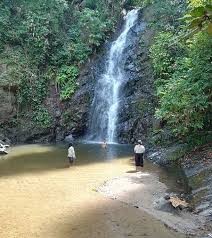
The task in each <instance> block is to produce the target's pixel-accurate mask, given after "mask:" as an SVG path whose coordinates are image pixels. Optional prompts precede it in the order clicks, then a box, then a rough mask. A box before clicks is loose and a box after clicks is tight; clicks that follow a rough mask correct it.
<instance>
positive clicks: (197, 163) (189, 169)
mask: <svg viewBox="0 0 212 238" xmlns="http://www.w3.org/2000/svg"><path fill="white" fill-rule="evenodd" d="M211 148H212V143H209V144H206V145H204V146H201V147H199V148H196V149H195V150H194V151H193V152H191V153H189V154H187V155H185V156H184V157H183V158H182V166H183V169H184V171H185V174H186V176H187V178H188V182H189V186H190V187H191V188H192V194H191V195H192V203H193V205H194V207H195V212H196V213H197V214H200V215H202V216H204V217H206V219H207V221H208V222H207V226H208V229H209V230H210V231H211V230H212V150H211Z"/></svg>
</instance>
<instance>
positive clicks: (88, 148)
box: [0, 144, 188, 192]
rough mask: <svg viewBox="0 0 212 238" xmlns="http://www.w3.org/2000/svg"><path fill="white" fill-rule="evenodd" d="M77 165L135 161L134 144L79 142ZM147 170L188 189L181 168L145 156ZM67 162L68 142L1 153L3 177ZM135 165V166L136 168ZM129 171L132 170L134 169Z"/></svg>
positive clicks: (178, 189)
mask: <svg viewBox="0 0 212 238" xmlns="http://www.w3.org/2000/svg"><path fill="white" fill-rule="evenodd" d="M75 150H76V155H77V160H76V162H75V166H76V167H79V166H86V165H89V164H92V163H109V162H112V161H114V160H125V161H127V160H129V159H132V163H133V147H132V146H131V145H119V144H111V145H109V146H108V148H107V149H103V148H101V145H100V144H79V145H76V146H75ZM144 163H145V164H144V168H143V171H147V172H151V173H155V174H157V175H158V177H159V180H160V181H161V182H163V183H165V184H166V185H167V186H168V188H169V191H170V192H171V191H172V192H188V187H187V183H186V181H185V176H184V174H183V172H182V170H181V169H180V168H177V167H175V168H174V167H172V168H169V169H165V168H162V167H160V166H158V165H156V164H153V163H152V162H150V161H148V160H145V162H144ZM66 166H67V148H66V146H64V145H49V146H42V145H23V146H16V147H13V148H11V149H10V151H9V154H8V155H4V156H2V157H0V177H1V176H13V175H15V174H21V173H36V172H41V171H46V170H49V171H51V170H55V169H64V167H66ZM133 171H134V168H132V172H133ZM127 172H131V171H130V170H129V171H127Z"/></svg>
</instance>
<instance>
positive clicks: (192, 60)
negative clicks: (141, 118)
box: [150, 0, 212, 138]
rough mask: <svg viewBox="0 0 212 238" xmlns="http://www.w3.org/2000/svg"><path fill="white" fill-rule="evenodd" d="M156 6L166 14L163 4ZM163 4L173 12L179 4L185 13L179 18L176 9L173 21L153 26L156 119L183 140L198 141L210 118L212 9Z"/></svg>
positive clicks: (198, 4)
mask: <svg viewBox="0 0 212 238" xmlns="http://www.w3.org/2000/svg"><path fill="white" fill-rule="evenodd" d="M165 2H166V3H165ZM156 4H158V6H160V7H159V8H158V9H159V10H158V11H160V8H162V9H161V11H164V8H163V7H162V4H161V3H159V2H158V1H156ZM164 4H166V8H170V9H171V7H170V5H172V4H173V5H174V4H180V5H181V6H180V8H178V10H179V9H182V10H181V13H180V14H179V13H178V14H177V15H176V14H175V12H176V11H178V10H175V8H173V9H172V11H173V14H171V15H170V16H172V17H173V19H171V20H169V19H167V17H165V18H166V20H167V23H166V24H164V19H163V18H162V19H161V20H159V21H158V22H157V24H153V27H154V29H155V30H156V36H155V41H154V44H153V45H152V47H151V49H150V56H151V59H152V63H153V67H154V74H155V79H156V81H155V85H156V90H157V96H158V101H159V105H158V108H157V110H156V117H157V118H160V119H162V120H164V121H166V123H167V125H168V126H169V127H170V128H171V129H172V131H173V133H175V134H176V135H177V136H179V137H181V138H183V137H184V138H188V137H190V136H191V135H192V136H193V137H198V136H199V135H200V133H201V132H202V131H207V130H208V129H209V125H210V115H211V114H210V113H211V87H212V77H211V76H212V67H211V63H212V62H211V56H212V37H211V24H212V22H211V20H212V19H211V5H209V2H208V1H204V0H199V1H194V0H192V1H190V3H189V5H188V9H189V10H186V8H185V7H184V6H183V5H184V3H176V2H175V1H164ZM159 15H160V16H161V13H160V14H159ZM179 23H180V24H179Z"/></svg>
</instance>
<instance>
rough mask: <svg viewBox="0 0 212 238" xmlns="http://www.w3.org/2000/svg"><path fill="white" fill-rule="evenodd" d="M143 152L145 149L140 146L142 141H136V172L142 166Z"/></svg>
mask: <svg viewBox="0 0 212 238" xmlns="http://www.w3.org/2000/svg"><path fill="white" fill-rule="evenodd" d="M144 152H145V147H144V146H143V145H142V141H141V140H138V144H137V145H135V147H134V153H135V166H136V171H138V170H139V167H143V166H144V158H143V157H144Z"/></svg>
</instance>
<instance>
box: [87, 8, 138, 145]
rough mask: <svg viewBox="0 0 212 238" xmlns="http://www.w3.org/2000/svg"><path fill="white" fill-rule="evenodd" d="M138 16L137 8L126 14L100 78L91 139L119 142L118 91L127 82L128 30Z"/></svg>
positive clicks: (97, 85) (92, 116)
mask: <svg viewBox="0 0 212 238" xmlns="http://www.w3.org/2000/svg"><path fill="white" fill-rule="evenodd" d="M137 18H138V10H137V9H134V10H132V11H130V12H129V13H128V14H127V16H126V19H125V25H124V29H123V31H122V32H121V34H120V36H119V37H118V38H117V40H116V41H114V42H113V43H112V45H111V47H110V50H109V54H108V55H109V56H108V60H107V63H106V67H105V71H104V73H103V74H102V75H101V76H100V77H99V79H98V81H97V84H96V88H95V94H94V99H93V102H92V109H91V118H90V124H89V130H88V132H89V133H88V134H89V140H92V141H102V140H106V141H107V142H108V143H114V142H115V141H116V124H117V116H118V110H119V91H120V87H121V85H122V84H123V83H124V82H126V81H127V79H126V77H125V73H124V69H123V51H124V50H125V48H126V42H127V36H128V33H129V31H130V29H131V28H132V27H133V26H134V25H135V23H136V20H137Z"/></svg>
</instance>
